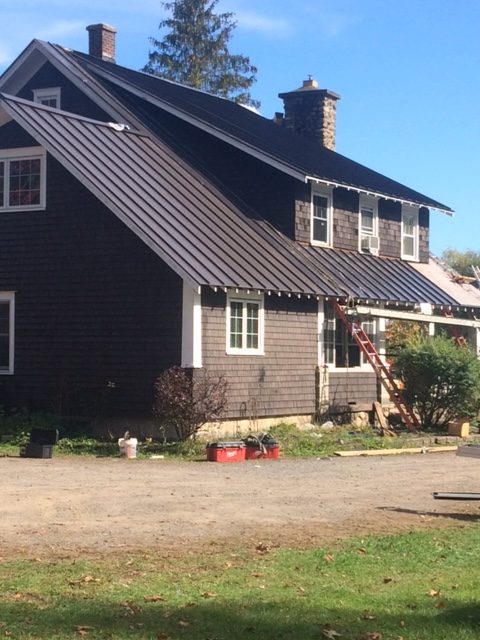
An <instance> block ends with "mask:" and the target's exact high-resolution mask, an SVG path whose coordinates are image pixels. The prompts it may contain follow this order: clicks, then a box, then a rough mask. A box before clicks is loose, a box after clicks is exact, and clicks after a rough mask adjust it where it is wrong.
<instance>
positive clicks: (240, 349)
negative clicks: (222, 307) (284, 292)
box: [227, 296, 264, 355]
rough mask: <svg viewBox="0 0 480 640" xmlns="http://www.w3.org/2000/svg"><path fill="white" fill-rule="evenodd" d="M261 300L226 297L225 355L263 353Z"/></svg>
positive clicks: (256, 298) (257, 298) (258, 298)
mask: <svg viewBox="0 0 480 640" xmlns="http://www.w3.org/2000/svg"><path fill="white" fill-rule="evenodd" d="M263 324H264V314H263V299H262V298H260V297H253V298H252V297H246V298H243V297H238V296H228V297H227V353H230V354H252V355H253V354H261V353H263Z"/></svg>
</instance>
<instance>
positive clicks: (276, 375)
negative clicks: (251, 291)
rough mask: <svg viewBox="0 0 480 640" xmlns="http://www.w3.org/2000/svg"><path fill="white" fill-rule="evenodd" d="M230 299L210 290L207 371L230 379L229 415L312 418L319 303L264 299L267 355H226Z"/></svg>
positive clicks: (206, 303) (206, 318)
mask: <svg viewBox="0 0 480 640" xmlns="http://www.w3.org/2000/svg"><path fill="white" fill-rule="evenodd" d="M225 305H226V296H225V294H223V293H214V292H213V291H211V290H206V291H204V292H203V293H202V306H203V318H202V320H203V366H204V367H205V368H206V370H207V371H209V372H210V373H215V374H223V375H225V377H226V379H227V382H228V396H229V404H228V416H229V417H232V418H238V417H245V418H249V417H252V416H254V415H255V414H256V415H258V416H282V415H285V416H286V415H301V414H313V413H314V412H315V367H316V365H317V359H318V355H317V354H318V345H317V301H316V300H315V301H313V300H297V299H292V298H286V297H281V298H278V297H273V296H265V355H263V356H245V355H242V356H234V355H226V353H225V348H226V318H225Z"/></svg>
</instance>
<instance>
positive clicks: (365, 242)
mask: <svg viewBox="0 0 480 640" xmlns="http://www.w3.org/2000/svg"><path fill="white" fill-rule="evenodd" d="M358 224H359V234H358V235H359V250H360V251H361V252H362V253H372V254H375V255H376V254H378V249H379V241H378V200H377V199H376V198H371V197H370V198H369V197H368V196H364V195H361V196H360V207H359V223H358Z"/></svg>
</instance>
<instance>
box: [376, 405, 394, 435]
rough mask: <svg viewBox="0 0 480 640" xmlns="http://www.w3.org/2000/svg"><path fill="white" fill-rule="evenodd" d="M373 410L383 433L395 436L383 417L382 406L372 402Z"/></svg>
mask: <svg viewBox="0 0 480 640" xmlns="http://www.w3.org/2000/svg"><path fill="white" fill-rule="evenodd" d="M373 408H374V410H375V414H376V416H377V419H378V421H379V423H380V426H381V428H382V430H383V432H384V433H386V434H388V435H389V436H396V435H397V434H396V433H395V431H394V430H393V429H392V428H391V427H390V425H389V424H388V420H387V419H386V417H385V415H384V413H383V409H382V405H381V404H380V402H374V403H373Z"/></svg>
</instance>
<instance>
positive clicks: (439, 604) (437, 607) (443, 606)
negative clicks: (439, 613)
mask: <svg viewBox="0 0 480 640" xmlns="http://www.w3.org/2000/svg"><path fill="white" fill-rule="evenodd" d="M446 606H447V605H446V604H445V602H437V604H436V605H435V608H436V609H445V607H446Z"/></svg>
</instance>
